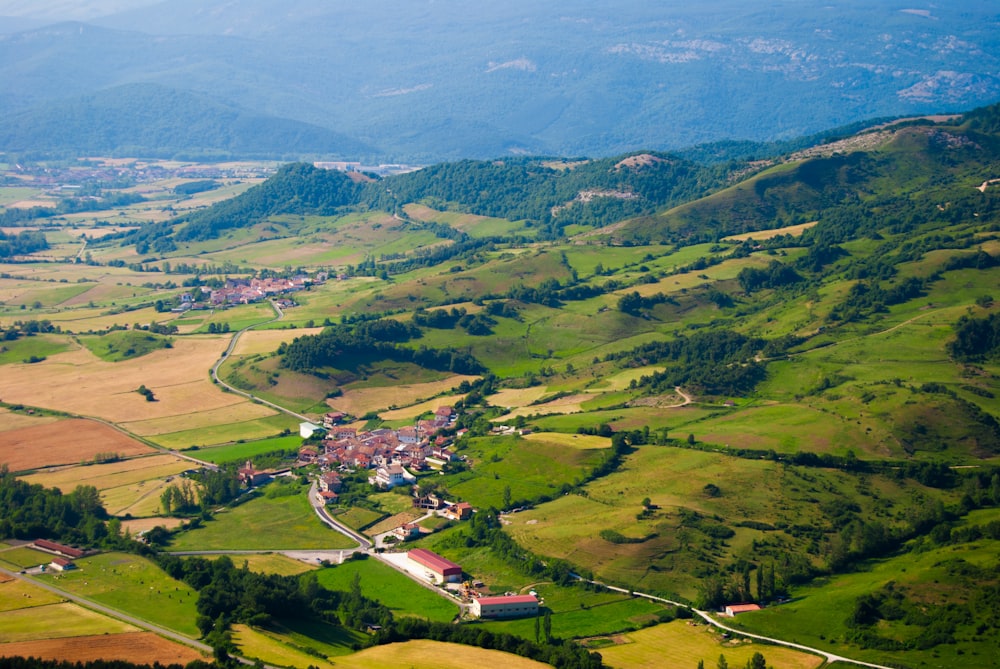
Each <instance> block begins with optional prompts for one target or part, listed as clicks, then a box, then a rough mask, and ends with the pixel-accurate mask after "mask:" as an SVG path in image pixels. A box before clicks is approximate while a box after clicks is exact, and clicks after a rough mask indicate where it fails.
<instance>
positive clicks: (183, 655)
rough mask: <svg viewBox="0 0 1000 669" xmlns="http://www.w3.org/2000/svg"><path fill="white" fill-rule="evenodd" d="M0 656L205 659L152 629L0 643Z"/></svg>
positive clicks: (168, 661)
mask: <svg viewBox="0 0 1000 669" xmlns="http://www.w3.org/2000/svg"><path fill="white" fill-rule="evenodd" d="M0 657H38V658H42V659H44V660H72V661H74V662H75V661H77V660H80V661H84V662H86V661H87V660H127V661H129V662H134V663H141V664H152V663H153V662H159V663H160V664H182V665H184V664H187V663H189V662H193V661H194V660H206V661H207V660H209V659H210V658H208V657H206V656H205V655H202V654H201V653H200V652H198V651H197V650H195V649H194V648H190V647H188V646H184V645H182V644H179V643H175V642H173V641H168V640H167V639H164V638H163V637H159V636H157V635H155V634H153V633H152V632H128V633H125V634H101V635H97V636H78V637H69V638H65V639H49V640H45V641H20V642H16V643H2V644H0Z"/></svg>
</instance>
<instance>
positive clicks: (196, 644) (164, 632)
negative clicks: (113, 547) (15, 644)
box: [0, 568, 250, 664]
mask: <svg viewBox="0 0 1000 669" xmlns="http://www.w3.org/2000/svg"><path fill="white" fill-rule="evenodd" d="M0 573H3V574H6V575H7V576H12V577H13V578H16V579H19V580H21V581H26V582H28V583H31V584H32V585H35V586H38V587H39V588H42V589H43V590H48V591H49V592H51V593H53V594H55V595H58V596H59V597H63V598H65V599H68V600H70V601H72V602H75V603H77V604H80V605H81V606H85V607H86V608H88V609H92V610H94V611H98V612H100V613H103V614H105V615H107V616H110V617H112V618H116V619H117V620H122V621H124V622H127V623H129V624H130V625H135V626H136V627H139V628H141V629H144V630H148V631H150V632H155V633H156V634H159V635H160V636H162V637H166V638H168V639H173V640H174V641H178V642H180V643H183V644H185V645H187V646H191V647H192V648H197V649H198V650H200V651H204V652H206V653H208V654H211V653H212V647H211V646H209V645H208V644H204V643H202V642H200V641H195V640H194V639H192V638H190V637H187V636H184V635H183V634H181V633H179V632H174V631H173V630H168V629H167V628H165V627H160V626H159V625H154V624H152V623H150V622H148V621H146V620H141V619H139V618H136V617H134V616H131V615H129V614H127V613H125V612H123V611H119V610H118V609H113V608H111V607H108V606H104V605H103V604H98V603H97V602H95V601H93V600H92V599H87V598H86V597H80V596H79V595H75V594H73V593H72V592H67V591H66V590H63V589H61V588H57V587H55V586H54V585H51V584H49V583H46V582H44V581H39V580H37V579H34V578H30V577H28V576H25V575H24V574H19V573H16V572H12V571H8V570H6V569H3V568H0ZM248 664H250V663H249V662H248Z"/></svg>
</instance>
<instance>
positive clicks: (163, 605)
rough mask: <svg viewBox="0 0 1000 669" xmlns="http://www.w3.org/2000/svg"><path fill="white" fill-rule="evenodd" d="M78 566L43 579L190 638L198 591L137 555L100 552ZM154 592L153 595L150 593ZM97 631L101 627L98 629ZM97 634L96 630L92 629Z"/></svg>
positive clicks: (78, 561) (193, 625) (193, 624)
mask: <svg viewBox="0 0 1000 669" xmlns="http://www.w3.org/2000/svg"><path fill="white" fill-rule="evenodd" d="M76 564H77V566H78V567H79V568H78V569H76V570H73V571H67V572H63V573H60V574H53V573H49V574H46V575H44V576H42V577H41V578H42V580H44V581H45V582H48V583H51V584H52V585H55V586H56V587H59V588H62V589H63V590H68V591H70V592H72V593H74V594H77V595H80V596H82V597H87V598H89V599H93V600H94V601H96V602H100V603H101V604H104V605H105V606H109V607H111V608H114V609H117V610H119V611H124V612H126V613H129V614H131V615H133V616H135V617H137V618H140V619H142V620H148V621H150V622H152V623H155V624H157V625H161V626H163V627H166V628H168V629H172V630H175V631H177V632H180V633H182V634H186V635H188V636H191V637H197V636H198V635H199V632H198V628H197V626H196V625H195V619H196V618H197V611H196V610H195V603H196V602H197V600H198V593H197V592H196V591H195V590H193V589H192V588H191V587H189V586H188V585H186V584H185V583H183V582H181V581H177V580H174V579H172V578H170V577H169V576H167V575H166V574H165V573H164V572H163V571H162V570H161V569H160V568H159V567H157V566H156V565H155V564H153V563H152V562H150V561H149V560H147V559H146V558H142V557H139V556H137V555H128V554H125V553H101V554H100V555H94V556H91V557H88V558H81V559H80V560H77V561H76ZM154 594H155V595H156V596H155V597H153V596H152V595H154ZM99 631H100V630H99ZM92 633H96V632H92Z"/></svg>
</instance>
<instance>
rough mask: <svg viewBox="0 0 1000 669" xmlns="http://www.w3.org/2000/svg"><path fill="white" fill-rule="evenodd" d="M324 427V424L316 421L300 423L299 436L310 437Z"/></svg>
mask: <svg viewBox="0 0 1000 669" xmlns="http://www.w3.org/2000/svg"><path fill="white" fill-rule="evenodd" d="M322 429H323V426H322V425H316V424H315V423H299V436H300V437H302V438H303V439H308V438H309V437H311V436H313V434H315V433H316V432H319V431H321V430H322Z"/></svg>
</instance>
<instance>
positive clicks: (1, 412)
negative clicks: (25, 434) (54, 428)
mask: <svg viewBox="0 0 1000 669" xmlns="http://www.w3.org/2000/svg"><path fill="white" fill-rule="evenodd" d="M28 411H29V409H18V410H14V409H7V408H5V407H2V406H0V435H2V434H3V433H4V432H11V431H14V430H20V429H21V428H24V427H36V426H39V425H50V424H52V423H55V422H56V421H59V420H63V417H62V416H53V415H49V414H45V413H37V412H35V411H34V409H31V410H30V411H31V413H28ZM4 450H6V449H4Z"/></svg>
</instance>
